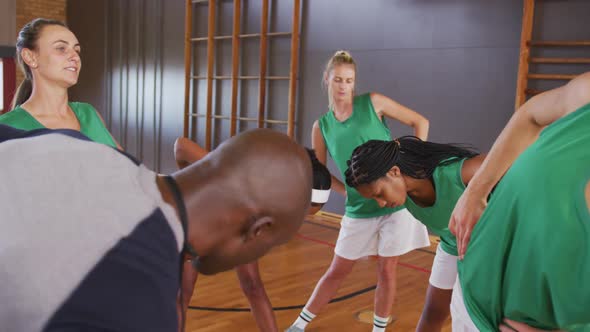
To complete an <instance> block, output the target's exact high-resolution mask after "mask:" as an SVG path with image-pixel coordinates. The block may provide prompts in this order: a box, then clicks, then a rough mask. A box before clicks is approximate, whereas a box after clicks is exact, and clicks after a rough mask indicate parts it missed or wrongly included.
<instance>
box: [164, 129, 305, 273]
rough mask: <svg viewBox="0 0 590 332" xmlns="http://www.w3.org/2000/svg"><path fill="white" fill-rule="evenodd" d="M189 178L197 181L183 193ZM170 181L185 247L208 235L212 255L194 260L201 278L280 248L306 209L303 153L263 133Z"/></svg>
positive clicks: (238, 139) (239, 139) (228, 145)
mask: <svg viewBox="0 0 590 332" xmlns="http://www.w3.org/2000/svg"><path fill="white" fill-rule="evenodd" d="M191 174H192V175H193V176H195V177H197V178H199V181H198V184H197V183H194V185H193V188H190V187H191V185H188V187H187V183H190V182H191V181H190V180H189V181H186V182H185V181H183V179H186V180H188V178H187V177H191ZM203 176H205V178H203ZM175 177H176V178H177V180H178V181H179V184H180V185H181V188H183V190H182V191H183V193H184V194H185V195H184V196H185V201H186V202H187V209H188V213H189V221H190V225H189V242H191V239H190V235H194V234H199V232H201V231H202V230H204V229H205V228H207V229H209V230H208V232H209V234H211V235H212V236H211V237H210V241H211V243H210V244H209V246H208V247H213V249H212V250H205V252H203V253H199V254H201V257H200V258H199V260H198V266H199V270H201V271H202V272H203V273H207V274H208V273H215V272H219V271H222V270H226V269H230V268H232V267H234V266H236V265H239V264H244V263H248V262H251V261H253V260H255V259H257V258H259V257H260V256H262V255H264V254H265V253H266V252H267V251H268V250H269V249H270V248H271V247H273V246H275V245H278V244H281V243H284V242H286V241H287V240H288V239H289V238H291V236H292V235H293V234H294V233H295V232H296V231H297V230H298V229H299V227H300V226H301V223H302V222H303V219H304V218H305V215H306V212H307V210H308V208H309V205H310V199H311V187H312V171H311V163H310V160H309V157H308V155H307V152H306V151H305V149H303V148H302V147H301V146H299V145H298V144H296V143H295V142H294V141H292V140H291V139H290V138H288V137H287V136H285V135H284V134H280V133H278V132H275V131H272V130H268V129H257V130H252V131H248V132H245V133H243V134H240V135H238V136H235V137H233V138H231V139H229V140H228V141H226V142H224V143H223V144H222V145H220V146H219V147H218V148H217V149H215V150H214V151H212V152H211V153H209V154H208V155H207V156H206V157H205V158H203V159H202V160H201V161H199V162H197V163H195V164H193V165H191V166H189V167H188V168H186V169H185V171H182V172H180V174H178V176H175ZM183 182H185V183H183ZM212 230H213V231H214V232H215V234H213V233H211V232H212ZM199 237H200V236H199ZM197 242H198V240H197ZM191 245H193V246H195V247H198V246H199V243H191ZM197 251H199V250H198V249H197Z"/></svg>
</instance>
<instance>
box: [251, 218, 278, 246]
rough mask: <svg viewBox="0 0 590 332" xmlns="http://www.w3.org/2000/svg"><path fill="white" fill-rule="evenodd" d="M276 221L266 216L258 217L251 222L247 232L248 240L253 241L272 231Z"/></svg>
mask: <svg viewBox="0 0 590 332" xmlns="http://www.w3.org/2000/svg"><path fill="white" fill-rule="evenodd" d="M274 224H275V221H274V219H273V218H271V217H268V216H264V217H260V218H258V219H256V220H255V221H254V222H253V223H250V225H249V227H248V230H247V232H246V241H251V240H254V239H256V238H257V237H260V236H263V235H264V234H266V233H267V232H270V231H271V229H272V228H273V227H274Z"/></svg>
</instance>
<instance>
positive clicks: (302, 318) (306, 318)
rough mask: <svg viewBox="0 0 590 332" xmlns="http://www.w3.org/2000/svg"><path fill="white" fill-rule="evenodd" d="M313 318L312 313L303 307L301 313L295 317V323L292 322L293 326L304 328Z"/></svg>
mask: <svg viewBox="0 0 590 332" xmlns="http://www.w3.org/2000/svg"><path fill="white" fill-rule="evenodd" d="M314 318H315V315H314V314H312V313H311V312H309V311H308V310H307V309H305V308H303V310H301V313H300V314H299V317H297V320H296V321H295V323H293V326H295V327H298V328H300V329H302V330H305V327H306V326H307V324H309V323H310V322H311V320H312V319H314Z"/></svg>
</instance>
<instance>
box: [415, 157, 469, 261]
mask: <svg viewBox="0 0 590 332" xmlns="http://www.w3.org/2000/svg"><path fill="white" fill-rule="evenodd" d="M465 159H466V158H463V159H459V158H455V160H453V162H451V163H448V164H444V165H439V166H438V167H436V169H435V170H434V173H433V174H432V178H433V180H434V188H435V191H436V200H435V202H434V205H432V206H428V207H421V206H419V205H417V204H416V203H414V201H412V199H411V198H410V197H409V196H408V198H407V200H406V208H407V209H408V211H410V213H411V214H412V215H413V216H414V217H415V218H416V219H418V220H420V221H421V222H422V223H423V224H424V225H426V227H428V229H430V231H432V232H433V233H434V234H436V235H438V236H440V240H441V241H440V246H441V248H442V249H443V250H444V251H445V252H446V253H448V254H451V255H455V256H457V240H456V238H455V236H454V235H453V234H451V231H449V220H450V219H451V213H452V212H453V209H454V208H455V204H456V203H457V201H458V200H459V197H461V194H463V191H464V190H465V184H463V179H462V178H461V169H462V168H463V162H464V161H465Z"/></svg>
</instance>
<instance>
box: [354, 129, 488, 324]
mask: <svg viewBox="0 0 590 332" xmlns="http://www.w3.org/2000/svg"><path fill="white" fill-rule="evenodd" d="M483 159H484V156H483V155H478V154H477V152H475V151H474V150H473V149H471V148H469V147H467V146H461V145H453V144H439V143H433V142H425V141H422V140H421V139H419V138H418V137H415V136H403V137H400V138H398V139H395V140H392V141H380V140H371V141H368V142H366V143H365V144H363V145H361V146H359V147H357V148H356V149H355V150H354V152H353V153H352V157H351V158H350V160H349V161H348V169H347V170H346V173H345V175H346V184H347V185H349V186H350V187H353V188H355V189H356V190H357V191H358V192H359V193H360V194H361V195H362V196H363V197H365V198H369V199H374V200H375V201H376V202H377V203H378V204H379V205H380V206H399V205H402V204H405V206H406V208H407V209H408V211H410V213H411V214H412V215H414V217H416V218H417V219H418V220H420V221H421V222H422V223H423V224H424V225H426V226H427V227H428V228H429V229H430V230H431V231H432V232H433V233H435V234H436V235H439V236H440V239H441V242H440V244H439V246H438V248H437V250H436V256H435V258H434V263H433V266H432V273H431V275H430V280H429V283H430V284H429V286H428V290H427V291H426V301H425V304H424V309H423V311H422V316H421V317H420V321H419V323H418V327H417V329H416V330H417V331H440V330H441V329H442V325H443V323H444V321H445V320H446V319H447V317H448V316H449V314H450V303H451V295H452V292H453V285H454V284H455V280H456V278H457V244H456V239H455V236H454V235H453V234H451V232H450V231H449V228H448V224H449V218H450V216H451V212H452V211H453V208H454V207H455V203H456V202H457V200H458V199H459V197H460V196H461V194H462V193H463V191H464V190H465V187H466V186H467V184H468V183H469V181H470V180H471V178H472V177H473V175H474V174H475V172H476V171H477V169H478V168H479V166H480V165H481V163H482V161H483Z"/></svg>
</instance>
